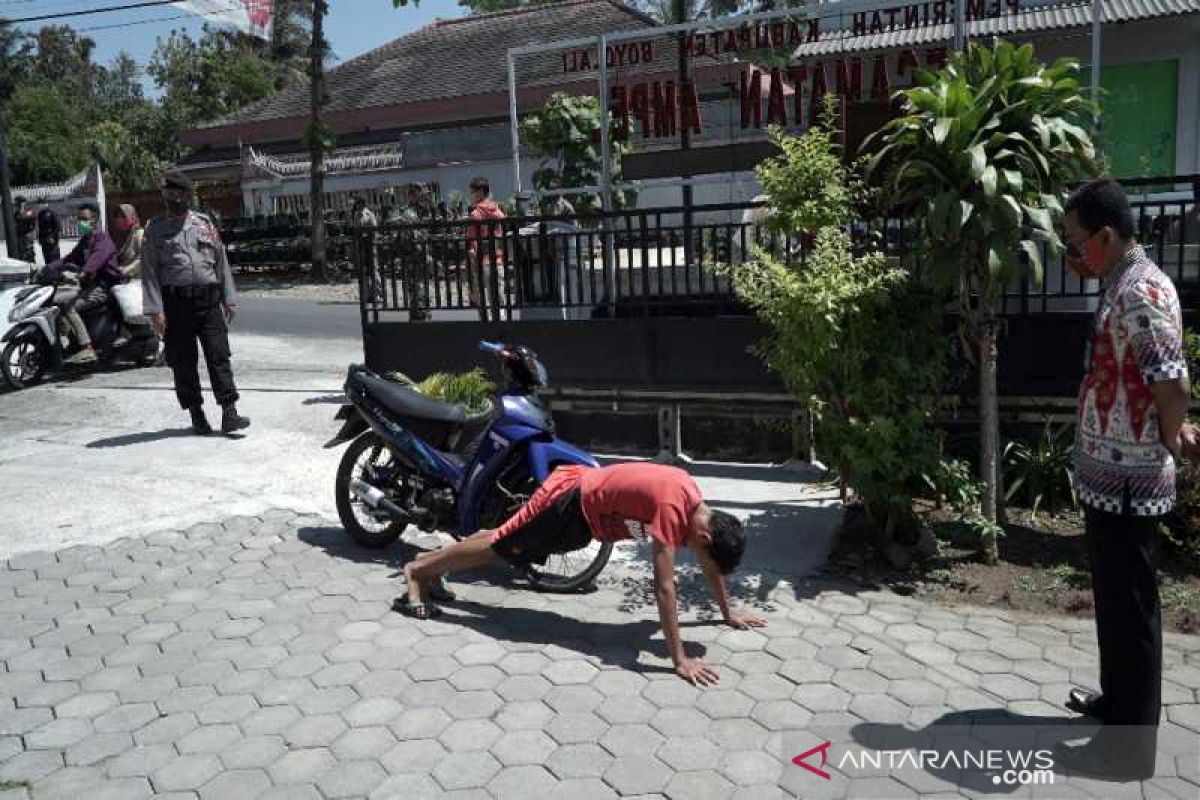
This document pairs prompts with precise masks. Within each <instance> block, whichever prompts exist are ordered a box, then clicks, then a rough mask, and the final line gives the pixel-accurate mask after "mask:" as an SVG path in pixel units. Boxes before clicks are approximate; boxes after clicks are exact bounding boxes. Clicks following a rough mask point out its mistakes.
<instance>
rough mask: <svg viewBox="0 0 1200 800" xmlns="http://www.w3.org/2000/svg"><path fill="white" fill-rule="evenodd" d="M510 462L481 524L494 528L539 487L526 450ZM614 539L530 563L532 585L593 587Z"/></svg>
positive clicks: (554, 589) (567, 590)
mask: <svg viewBox="0 0 1200 800" xmlns="http://www.w3.org/2000/svg"><path fill="white" fill-rule="evenodd" d="M510 464H511V466H509V467H506V468H505V469H502V470H501V471H500V475H499V477H497V479H496V482H495V484H494V485H493V486H492V490H491V492H489V493H488V496H487V497H486V498H484V501H483V504H482V507H481V509H480V519H479V522H480V527H481V528H495V527H498V526H499V525H500V524H502V523H503V522H504V521H505V520H506V519H508V518H509V517H511V516H512V515H513V514H515V513H516V512H517V509H519V508H520V507H521V506H523V505H524V504H525V503H526V502H528V501H529V498H530V497H531V496H532V495H533V493H534V492H535V491H537V488H538V482H537V479H536V478H534V477H533V476H532V475H530V474H529V469H528V467H526V466H525V458H524V454H523V453H522V454H518V455H516V456H514V458H513V461H512V462H510ZM612 548H613V546H612V543H611V542H598V541H596V540H595V539H593V540H592V542H591V543H590V544H589V545H588V546H587V547H585V548H583V549H582V550H573V551H571V552H569V553H555V554H553V555H551V556H550V557H549V558H547V559H546V563H545V564H543V565H541V566H534V565H530V566H529V567H527V568H526V569H525V571H524V574H525V577H526V579H527V580H528V581H529V583H530V585H531V586H532V587H533V588H534V589H536V590H538V591H539V592H549V593H553V594H573V593H575V592H580V591H583V590H584V589H587V588H588V587H590V586H591V585H592V583H593V581H595V580H596V576H597V575H599V574H600V573H601V571H603V570H604V567H605V566H606V565H607V564H608V559H609V557H610V556H611V555H612Z"/></svg>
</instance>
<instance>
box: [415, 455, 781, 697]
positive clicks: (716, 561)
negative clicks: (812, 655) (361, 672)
mask: <svg viewBox="0 0 1200 800" xmlns="http://www.w3.org/2000/svg"><path fill="white" fill-rule="evenodd" d="M592 539H596V540H597V541H601V542H615V541H620V540H622V539H640V540H643V541H645V540H647V539H649V540H650V541H652V542H653V546H654V583H655V589H656V592H655V594H656V596H657V599H658V613H659V619H660V620H661V621H662V628H663V637H664V638H665V639H666V642H667V649H668V651H669V652H670V654H671V660H672V661H673V662H674V664H675V672H676V674H678V675H679V677H681V678H683V679H684V680H686V681H688V682H690V683H694V684H696V685H699V686H711V685H715V684H716V683H717V682H718V681H719V680H720V678H719V676H718V675H717V673H716V671H715V670H713V669H712V668H711V667H709V666H708V665H707V664H705V663H704V662H702V661H700V660H699V659H694V658H689V657H688V656H687V655H686V654H685V653H684V649H683V642H682V640H681V638H680V635H679V617H678V604H677V601H676V595H675V551H676V549H678V548H680V547H689V548H691V549H692V550H693V551H694V552H695V554H696V559H697V560H698V561H699V562H700V567H701V569H702V570H703V571H704V575H705V577H706V578H708V582H709V585H710V586H711V587H712V590H713V594H714V595H715V596H716V599H717V605H718V606H719V607H720V609H721V614H722V616H723V617H724V619H725V622H726V624H728V625H731V626H732V627H734V628H742V629H745V628H759V627H763V626H764V625H766V624H767V622H766V620H765V619H763V618H762V617H758V616H755V615H753V614H742V613H738V612H735V611H733V610H732V609H731V608H730V607H729V597H728V595H727V593H726V591H725V579H724V577H723V576H725V575H728V574H730V573H731V572H733V571H734V569H736V568H737V565H738V564H739V563H740V562H741V560H742V554H743V552H744V551H745V548H746V534H745V532H744V531H743V529H742V523H741V522H740V521H739V520H738V519H737V518H736V517H734V516H733V515H732V514H727V513H725V512H724V511H717V510H714V509H712V508H710V507H709V506H708V504H706V503H705V502H704V498H703V497H702V496H701V494H700V488H699V487H698V486H696V482H695V481H694V480H692V477H691V476H690V475H688V474H687V473H686V472H684V471H683V470H681V469H678V468H676V467H668V466H663V465H661V464H652V463H626V464H616V465H613V466H611V467H600V468H593V467H582V466H574V465H569V466H561V467H559V468H558V469H556V470H555V471H554V472H553V473H551V474H550V477H548V478H547V479H546V482H545V483H543V484H542V485H541V487H540V488H538V490H537V491H536V492H534V493H533V496H532V497H530V498H529V502H527V503H526V504H525V505H524V506H522V507H521V509H520V510H519V511H517V513H516V514H514V515H513V516H512V517H511V518H510V519H509V520H508V521H507V522H505V523H504V524H503V525H501V526H500V527H499V528H496V529H495V530H482V531H479V532H478V533H476V534H474V535H473V536H470V537H468V538H467V539H464V540H463V541H461V542H457V543H455V544H453V545H450V546H448V547H443V548H442V549H440V550H436V551H434V552H432V553H425V554H423V555H421V556H419V557H418V558H416V559H415V560H413V561H410V562H409V563H408V564H406V565H405V567H404V577H405V579H406V580H407V581H408V593H407V595H405V596H402V597H399V598H397V599H396V601H395V603H394V604H393V608H395V609H396V610H397V611H400V612H402V613H404V614H407V615H409V616H412V617H416V618H418V619H428V618H429V617H430V616H433V615H434V614H436V613H437V611H438V609H437V607H436V606H433V605H432V604H431V603H429V602H428V600H429V598H430V597H431V596H432V595H433V594H440V595H441V597H442V599H451V598H452V597H453V595H450V594H449V593H448V592H447V591H446V590H445V589H444V588H442V587H441V585H440V581H441V578H442V576H443V575H445V574H446V573H447V572H452V571H455V570H462V569H473V568H476V567H482V566H487V565H490V564H497V563H500V562H503V561H507V562H508V563H510V564H512V565H514V566H518V567H522V566H529V565H530V564H541V563H545V561H546V559H547V558H548V557H549V556H550V555H552V554H554V553H564V552H570V551H572V550H579V549H582V548H584V547H586V546H587V545H588V544H589V543H590V542H591V540H592Z"/></svg>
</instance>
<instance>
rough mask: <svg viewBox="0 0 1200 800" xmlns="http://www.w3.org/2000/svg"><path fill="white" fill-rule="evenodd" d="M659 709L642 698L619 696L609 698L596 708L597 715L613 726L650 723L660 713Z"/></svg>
mask: <svg viewBox="0 0 1200 800" xmlns="http://www.w3.org/2000/svg"><path fill="white" fill-rule="evenodd" d="M658 710H659V709H658V707H657V706H655V705H654V704H653V703H651V702H650V701H649V700H645V699H643V698H641V697H630V696H628V695H619V696H616V697H609V698H607V699H606V700H605V701H604V702H603V703H601V704H600V705H599V706H597V707H596V712H595V713H596V715H597V716H599V717H601V718H603V719H605V720H607V721H608V722H610V723H611V724H613V725H627V724H631V723H635V722H649V721H650V720H651V719H653V718H654V715H655V714H657V713H658Z"/></svg>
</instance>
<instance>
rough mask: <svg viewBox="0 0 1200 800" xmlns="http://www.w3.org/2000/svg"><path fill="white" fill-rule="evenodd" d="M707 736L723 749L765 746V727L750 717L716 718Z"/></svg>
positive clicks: (748, 748) (746, 748) (759, 747)
mask: <svg viewBox="0 0 1200 800" xmlns="http://www.w3.org/2000/svg"><path fill="white" fill-rule="evenodd" d="M707 736H708V738H709V739H710V740H712V741H713V742H714V743H715V744H717V745H718V746H720V747H721V748H722V749H724V750H754V749H761V748H762V747H765V746H766V743H767V738H768V736H769V734H768V732H767V729H766V728H764V727H763V726H762V725H759V724H758V723H757V722H755V721H754V720H751V719H722V720H716V721H714V722H713V723H712V725H710V726H709V728H708V733H707Z"/></svg>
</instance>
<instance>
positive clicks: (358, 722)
mask: <svg viewBox="0 0 1200 800" xmlns="http://www.w3.org/2000/svg"><path fill="white" fill-rule="evenodd" d="M403 710H404V707H403V706H401V705H400V704H399V703H398V702H396V701H395V700H393V699H392V698H390V697H371V698H367V699H365V700H359V701H358V702H357V703H355V704H354V705H352V706H350V707H349V708H347V709H345V710H343V711H342V716H343V717H345V718H346V721H347V722H349V723H350V727H352V728H367V727H373V726H376V725H386V724H387V723H389V722H391V721H392V720H393V719H395V718H396V717H398V716H399V715H400V712H401V711H403Z"/></svg>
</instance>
